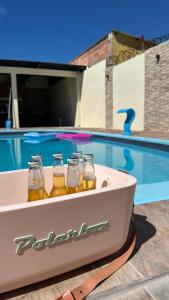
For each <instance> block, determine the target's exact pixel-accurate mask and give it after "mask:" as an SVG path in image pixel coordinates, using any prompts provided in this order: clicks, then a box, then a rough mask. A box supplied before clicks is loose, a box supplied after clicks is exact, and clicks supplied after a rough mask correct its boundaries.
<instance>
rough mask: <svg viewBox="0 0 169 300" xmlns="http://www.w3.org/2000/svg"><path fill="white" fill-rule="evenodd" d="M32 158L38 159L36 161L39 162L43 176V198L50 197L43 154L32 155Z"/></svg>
mask: <svg viewBox="0 0 169 300" xmlns="http://www.w3.org/2000/svg"><path fill="white" fill-rule="evenodd" d="M32 160H36V161H38V162H39V165H40V171H41V176H42V184H43V193H42V198H43V199H46V198H48V193H47V192H46V189H45V176H44V171H43V162H42V155H41V154H33V155H32Z"/></svg>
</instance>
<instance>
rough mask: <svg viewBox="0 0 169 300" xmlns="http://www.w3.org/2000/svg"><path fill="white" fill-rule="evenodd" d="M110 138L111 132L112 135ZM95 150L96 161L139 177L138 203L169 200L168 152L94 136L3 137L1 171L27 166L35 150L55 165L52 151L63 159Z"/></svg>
mask: <svg viewBox="0 0 169 300" xmlns="http://www.w3.org/2000/svg"><path fill="white" fill-rule="evenodd" d="M109 138H110V135H109ZM79 150H81V151H83V152H84V153H87V152H88V153H93V154H94V157H95V163H99V164H103V165H106V166H108V167H113V168H115V169H119V170H124V171H127V172H129V173H130V174H132V175H133V176H135V177H136V178H137V181H138V185H137V189H136V195H135V203H136V204H139V203H146V202H152V201H158V200H166V199H169V152H168V151H162V150H157V149H152V148H149V147H145V146H138V145H134V144H127V143H126V142H125V140H124V142H121V141H120V142H117V141H112V140H108V139H105V135H104V139H103V136H100V135H98V136H97V135H95V136H94V138H92V139H91V140H86V141H83V142H82V141H79V142H78V141H71V142H70V141H66V140H57V139H56V138H52V139H50V140H43V139H34V140H33V141H32V142H31V141H30V140H29V139H25V138H24V136H23V134H10V135H1V136H0V153H1V155H0V171H7V170H16V169H22V168H27V162H28V160H29V159H30V157H31V155H32V154H33V153H41V154H42V155H43V158H44V165H45V166H49V165H52V153H54V152H63V153H64V161H65V162H66V160H67V158H68V157H69V156H70V155H71V154H72V152H73V151H79Z"/></svg>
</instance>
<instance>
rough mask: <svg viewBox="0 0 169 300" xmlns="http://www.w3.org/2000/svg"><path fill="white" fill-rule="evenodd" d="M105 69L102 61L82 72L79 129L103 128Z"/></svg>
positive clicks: (104, 63)
mask: <svg viewBox="0 0 169 300" xmlns="http://www.w3.org/2000/svg"><path fill="white" fill-rule="evenodd" d="M105 67H106V61H105V60H103V61H101V62H99V63H97V64H96V65H94V66H92V67H90V68H88V69H86V70H85V71H84V76H83V82H82V91H81V127H97V128H105Z"/></svg>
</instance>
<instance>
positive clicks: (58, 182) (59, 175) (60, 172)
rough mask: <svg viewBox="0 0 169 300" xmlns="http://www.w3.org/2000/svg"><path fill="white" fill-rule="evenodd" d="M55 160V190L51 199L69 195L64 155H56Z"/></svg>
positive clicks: (53, 189) (50, 195)
mask: <svg viewBox="0 0 169 300" xmlns="http://www.w3.org/2000/svg"><path fill="white" fill-rule="evenodd" d="M53 158H54V163H53V188H52V190H51V192H50V194H49V198H52V197H57V196H62V195H65V194H67V189H66V186H65V171H64V164H63V155H62V153H54V154H53Z"/></svg>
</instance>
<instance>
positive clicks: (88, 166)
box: [83, 154, 96, 191]
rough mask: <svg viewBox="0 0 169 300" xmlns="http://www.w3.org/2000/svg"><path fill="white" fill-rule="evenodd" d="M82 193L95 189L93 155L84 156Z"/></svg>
mask: <svg viewBox="0 0 169 300" xmlns="http://www.w3.org/2000/svg"><path fill="white" fill-rule="evenodd" d="M83 158H84V171H83V191H88V190H93V189H95V188H96V175H95V170H94V163H93V154H84V156H83Z"/></svg>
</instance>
